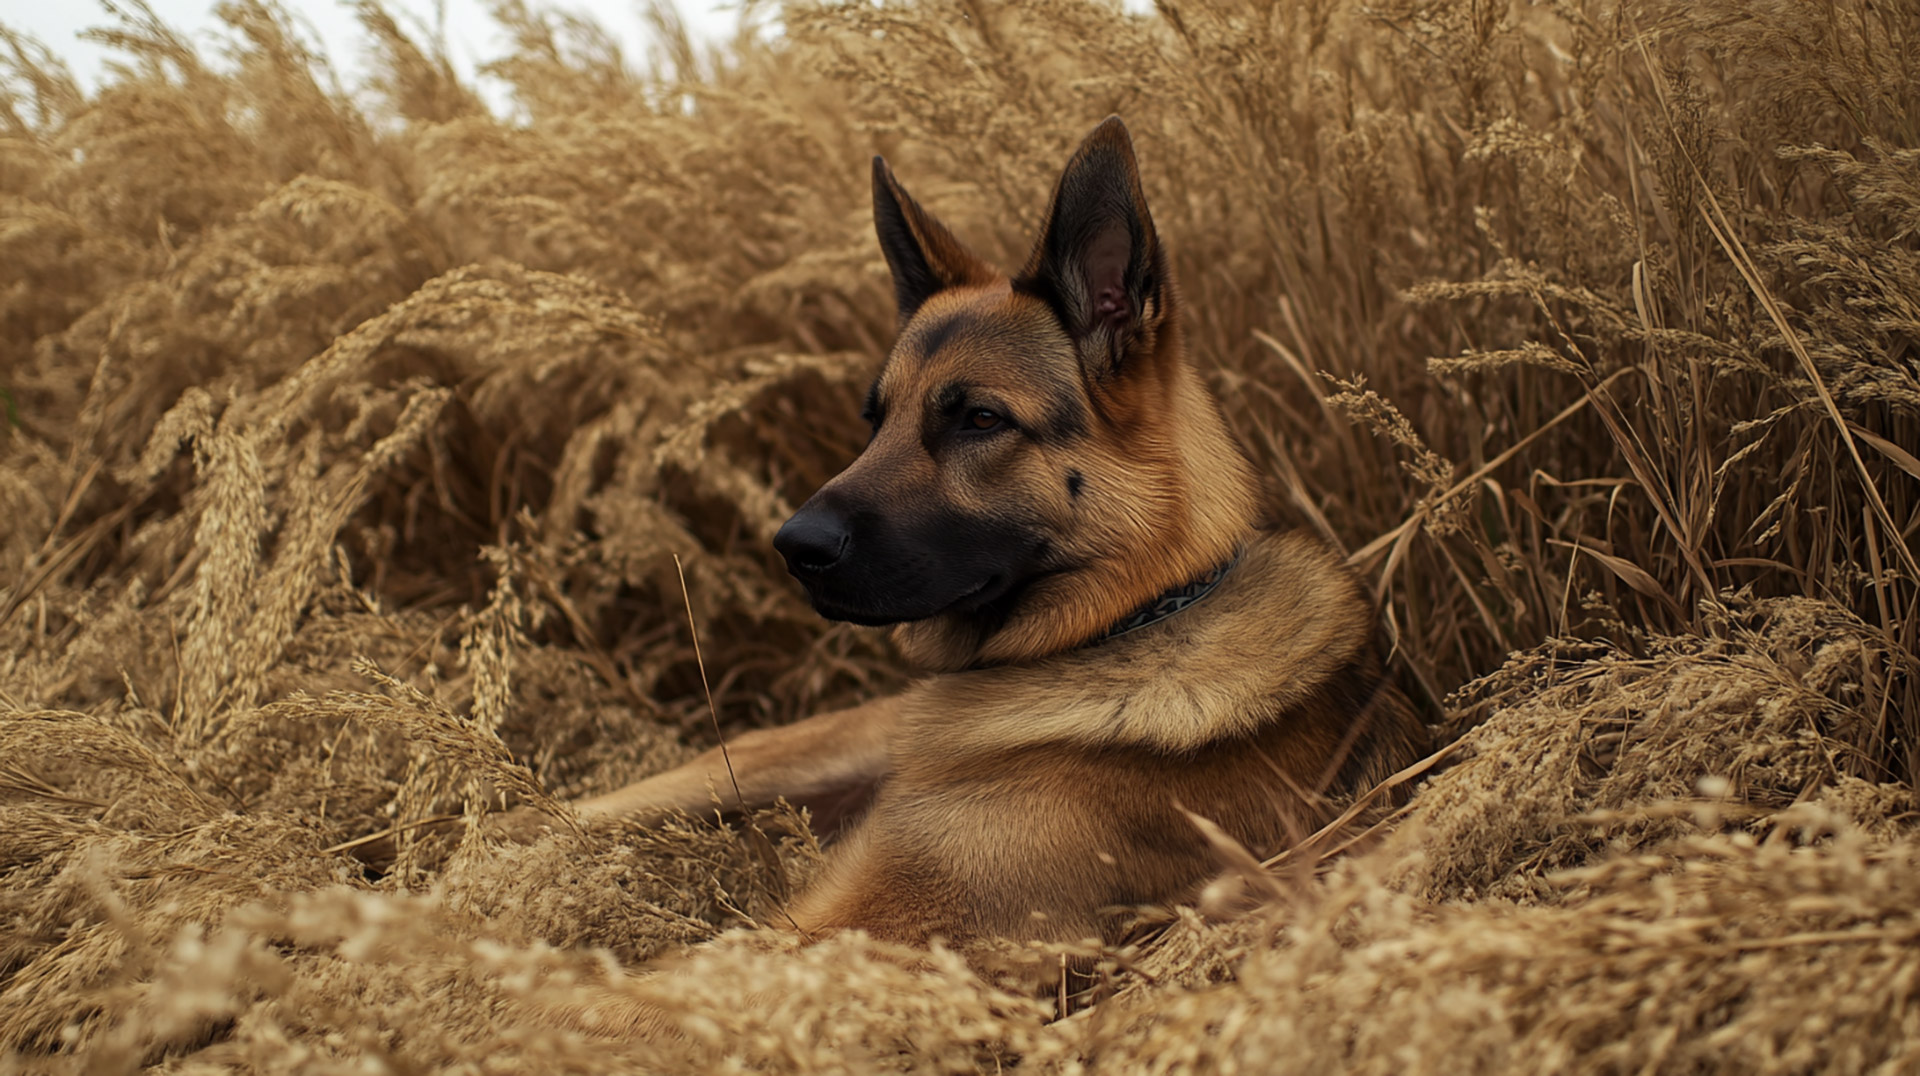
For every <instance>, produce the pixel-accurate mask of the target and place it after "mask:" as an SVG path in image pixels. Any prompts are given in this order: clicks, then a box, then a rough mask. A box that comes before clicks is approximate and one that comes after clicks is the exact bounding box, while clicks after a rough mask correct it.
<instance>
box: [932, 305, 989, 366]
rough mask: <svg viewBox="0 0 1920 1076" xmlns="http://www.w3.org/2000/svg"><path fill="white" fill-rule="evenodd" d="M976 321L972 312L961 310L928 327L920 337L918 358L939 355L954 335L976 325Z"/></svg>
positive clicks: (976, 318)
mask: <svg viewBox="0 0 1920 1076" xmlns="http://www.w3.org/2000/svg"><path fill="white" fill-rule="evenodd" d="M978 321H979V318H978V317H977V316H976V315H975V314H974V313H973V311H971V310H962V311H959V312H957V313H954V314H950V315H948V316H947V317H945V318H942V319H941V320H939V321H937V322H935V323H934V324H932V325H930V326H928V327H927V330H926V332H924V333H922V334H921V335H920V357H921V358H928V359H930V358H932V357H933V356H934V355H936V354H938V353H939V351H940V349H941V348H943V347H945V346H947V344H948V343H950V342H951V341H952V340H953V337H954V334H955V333H958V332H959V331H960V330H961V329H964V328H968V327H970V326H972V325H974V324H976V323H977V322H978Z"/></svg>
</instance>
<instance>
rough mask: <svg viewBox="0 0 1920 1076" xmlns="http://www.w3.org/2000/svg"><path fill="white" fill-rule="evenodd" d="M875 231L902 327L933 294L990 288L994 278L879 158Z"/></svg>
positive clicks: (875, 175) (876, 163)
mask: <svg viewBox="0 0 1920 1076" xmlns="http://www.w3.org/2000/svg"><path fill="white" fill-rule="evenodd" d="M873 229H874V231H876V232H878V233H880V252H881V253H883V254H885V255H886V256H887V268H889V269H891V270H893V297H894V299H896V300H897V301H898V302H899V304H900V324H901V326H902V327H904V326H905V325H906V324H907V321H908V320H909V319H911V318H912V317H913V312H914V311H916V310H918V309H920V304H921V303H924V302H926V301H927V299H928V297H929V296H931V295H933V294H934V293H935V292H937V291H942V290H944V289H947V288H954V287H959V286H961V285H963V284H987V283H991V282H992V281H993V279H994V277H995V276H996V275H997V274H995V272H994V271H993V268H992V267H991V266H989V265H987V263H985V262H983V261H981V260H980V259H979V258H977V257H975V256H974V254H973V252H972V251H970V250H968V249H967V248H966V247H965V246H963V245H961V243H960V240H958V239H955V238H954V237H953V233H952V232H950V231H947V226H946V225H944V224H942V223H940V222H939V221H938V220H936V219H935V218H934V216H933V214H931V213H929V212H927V211H926V210H924V209H921V208H920V203H919V202H916V201H914V200H913V196H912V195H910V194H908V193H907V191H906V188H904V187H902V186H900V181H899V180H897V179H895V178H893V169H891V168H888V167H887V162H886V160H885V159H883V158H880V157H875V158H874V159H873Z"/></svg>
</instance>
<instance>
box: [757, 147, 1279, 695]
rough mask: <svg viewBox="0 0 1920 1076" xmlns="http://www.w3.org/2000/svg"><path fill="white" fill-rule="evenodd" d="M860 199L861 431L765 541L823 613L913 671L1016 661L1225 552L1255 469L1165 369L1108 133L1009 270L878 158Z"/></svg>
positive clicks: (1146, 243)
mask: <svg viewBox="0 0 1920 1076" xmlns="http://www.w3.org/2000/svg"><path fill="white" fill-rule="evenodd" d="M873 201H874V223H875V226H876V228H877V229H878V231H879V235H880V247H881V250H882V251H883V252H884V253H885V255H886V259H887V265H888V266H889V268H891V270H892V272H893V283H894V292H895V295H896V297H897V299H898V300H899V307H900V333H899V337H898V340H897V341H896V343H895V344H894V347H893V351H892V353H891V355H889V357H888V359H887V363H886V365H885V366H884V367H883V368H882V369H881V371H880V375H879V377H878V378H877V379H876V380H875V381H874V383H873V387H872V388H871V389H870V390H869V391H868V393H867V404H866V416H867V419H868V421H870V422H871V423H872V425H873V440H872V442H871V443H870V444H869V445H868V446H867V449H866V451H864V452H863V453H861V455H860V457H859V459H857V460H855V461H854V462H853V464H852V465H851V466H849V467H848V468H847V469H846V470H845V471H844V472H842V473H841V474H840V475H839V476H837V477H835V478H834V479H833V480H832V481H830V482H828V483H827V484H826V485H825V486H823V487H821V489H820V490H819V492H817V493H815V494H814V496H813V497H812V499H810V500H808V501H807V503H806V504H805V505H804V506H802V507H801V509H800V511H798V512H797V513H795V514H794V516H793V518H792V519H790V520H788V521H787V523H786V525H785V526H783V527H782V528H781V529H780V532H779V534H778V535H776V536H775V538H774V545H775V546H776V547H777V548H778V549H779V550H780V552H781V554H782V555H783V556H785V557H786V560H787V565H788V568H789V570H791V571H792V573H793V574H794V576H795V577H796V578H798V579H799V580H800V582H801V583H802V584H804V585H805V586H806V588H807V592H808V594H809V595H810V596H811V597H812V599H813V604H814V607H815V608H816V609H818V610H819V612H820V613H821V614H822V615H824V616H827V617H830V618H832V619H836V620H850V621H853V622H855V623H860V624H902V625H903V626H902V628H901V630H900V633H899V641H900V642H901V644H902V646H903V648H904V649H905V650H906V651H907V653H908V656H909V657H911V658H914V659H915V660H917V661H919V662H921V663H923V664H925V665H928V666H931V667H934V668H942V669H951V668H959V667H964V666H966V665H969V664H973V663H976V662H980V661H992V662H1005V661H1019V660H1030V659H1032V658H1034V657H1038V656H1040V655H1042V654H1046V653H1050V652H1054V651H1057V650H1061V649H1065V648H1068V647H1072V646H1076V645H1079V644H1081V643H1084V642H1086V641H1087V640H1089V639H1091V638H1093V637H1095V636H1097V635H1099V634H1100V633H1101V632H1102V631H1103V630H1104V629H1105V628H1106V627H1108V626H1109V625H1111V624H1112V623H1113V622H1114V621H1115V620H1117V619H1119V618H1120V617H1122V616H1124V615H1125V614H1126V613H1127V612H1129V611H1130V610H1132V609H1133V608H1135V607H1137V606H1138V605H1140V604H1141V603H1143V602H1145V601H1147V600H1149V599H1151V598H1153V597H1154V596H1155V595H1157V594H1159V593H1160V592H1161V591H1163V590H1165V589H1167V588H1168V587H1171V586H1175V585H1178V584H1179V583H1181V582H1184V581H1186V580H1187V579H1190V578H1192V577H1193V576H1195V575H1197V574H1199V573H1201V572H1203V571H1205V570H1206V569H1207V568H1208V567H1211V566H1212V565H1214V564H1217V563H1219V562H1220V561H1221V560H1223V559H1225V558H1226V557H1228V556H1230V555H1231V553H1232V551H1233V549H1234V548H1235V546H1236V545H1237V544H1238V543H1239V542H1241V541H1242V540H1243V539H1244V537H1245V536H1246V534H1247V532H1248V531H1249V530H1250V529H1251V528H1252V526H1253V523H1254V520H1255V517H1256V515H1257V512H1258V496H1257V483H1256V482H1255V480H1254V478H1253V477H1252V473H1251V469H1250V467H1249V466H1248V464H1247V462H1246V460H1245V457H1244V456H1243V455H1242V454H1241V452H1240V450H1239V446H1238V445H1237V443H1235V442H1234V440H1233V438H1232V437H1231V435H1230V434H1229V433H1228V432H1227V430H1226V427H1225V423H1224V422H1223V421H1222V420H1221V418H1220V414H1219V409H1218V407H1217V406H1216V404H1215V402H1214V400H1213V398H1212V397H1211V395H1210V394H1209V393H1208V392H1207V390H1206V388H1205V386H1204V385H1203V384H1202V383H1201V381H1200V378H1199V376H1198V374H1197V373H1196V372H1195V371H1194V370H1193V368H1192V367H1191V365H1190V364H1189V363H1188V361H1187V360H1186V357H1185V353H1184V348H1183V347H1182V345H1181V338H1180V326H1179V322H1178V298H1177V296H1176V294H1175V291H1174V286H1173V280H1172V279H1171V277H1170V275H1169V273H1168V262H1167V257H1166V255H1165V252H1164V251H1163V249H1162V247H1161V244H1160V241H1159V237H1158V235H1157V234H1156V233H1155V231H1154V227H1153V219H1152V217H1151V216H1149V215H1148V212H1147V205H1146V198H1145V196H1144V195H1143V194H1142V192H1141V186H1140V177H1139V172H1138V168H1137V166H1136V164H1135V161H1134V155H1133V145H1132V141H1131V139H1130V138H1129V136H1128V134H1127V128H1126V125H1125V124H1123V123H1121V122H1120V120H1119V119H1118V118H1117V117H1115V118H1111V119H1108V120H1107V121H1106V122H1105V123H1102V124H1101V125H1100V126H1099V127H1098V128H1096V129H1095V130H1094V132H1093V133H1092V134H1091V135H1090V136H1088V138H1087V140H1086V141H1085V142H1084V143H1083V144H1082V145H1081V146H1080V149H1079V151H1078V152H1076V153H1075V154H1074V155H1073V159H1072V160H1070V161H1069V162H1068V163H1067V167H1066V170H1065V172H1064V173H1063V174H1062V175H1061V177H1060V182H1059V184H1058V186H1057V187H1056V188H1055V190H1054V195H1053V202H1052V205H1051V207H1050V208H1049V210H1048V213H1047V223H1046V227H1045V230H1044V231H1043V232H1042V233H1041V236H1040V238H1039V241H1038V242H1037V243H1036V244H1035V245H1034V250H1033V254H1032V256H1031V257H1030V258H1029V259H1028V261H1027V264H1026V267H1025V268H1024V269H1022V270H1021V272H1020V273H1019V275H1017V276H1015V277H1012V278H1011V279H1010V278H1008V277H1006V276H1005V275H1003V274H1002V273H1000V272H999V271H997V270H995V269H994V268H992V267H991V266H989V265H987V264H986V263H985V262H983V261H981V260H980V259H979V258H978V257H976V256H974V254H973V253H972V252H970V251H969V250H967V248H966V247H965V246H963V245H961V243H960V242H959V240H957V239H955V238H954V236H953V234H952V233H951V232H949V231H948V230H947V229H946V228H945V227H944V226H943V225H942V224H941V223H940V222H939V221H938V220H936V219H935V218H934V217H933V216H932V214H930V213H928V212H927V211H926V210H924V209H922V208H921V207H920V205H919V204H918V203H916V202H915V201H914V200H913V198H912V197H911V196H909V195H908V194H907V192H906V190H905V189H904V188H902V187H901V186H900V184H899V182H898V181H896V180H895V179H894V177H893V173H892V171H891V170H890V169H888V167H887V165H886V162H885V161H883V160H881V159H880V158H877V157H876V158H874V162H873Z"/></svg>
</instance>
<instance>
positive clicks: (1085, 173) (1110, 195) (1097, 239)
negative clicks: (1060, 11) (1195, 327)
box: [1014, 116, 1169, 377]
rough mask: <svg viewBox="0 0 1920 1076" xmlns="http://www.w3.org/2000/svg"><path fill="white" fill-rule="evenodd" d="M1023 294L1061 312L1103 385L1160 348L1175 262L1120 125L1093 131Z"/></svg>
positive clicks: (1056, 199)
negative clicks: (1139, 354)
mask: <svg viewBox="0 0 1920 1076" xmlns="http://www.w3.org/2000/svg"><path fill="white" fill-rule="evenodd" d="M1014 287H1016V288H1018V289H1020V290H1021V291H1025V292H1028V293H1030V294H1033V295H1036V296H1038V297H1040V298H1042V299H1044V300H1046V301H1047V302H1048V303H1049V304H1051V305H1052V306H1053V308H1054V310H1055V311H1056V312H1057V313H1058V314H1059V315H1060V320H1061V321H1062V322H1063V323H1064V324H1065V325H1066V328H1067V333H1068V335H1070V336H1072V337H1073V339H1074V342H1075V343H1076V344H1078V345H1079V346H1080V354H1081V357H1082V358H1083V359H1084V360H1085V361H1086V362H1087V363H1088V364H1089V366H1090V367H1091V370H1092V372H1093V374H1094V375H1095V376H1096V377H1102V376H1107V375H1111V374H1115V373H1118V372H1121V371H1123V370H1124V369H1125V368H1126V365H1127V360H1128V358H1129V357H1130V356H1131V355H1132V354H1133V352H1134V351H1135V350H1136V349H1139V348H1143V347H1150V346H1151V344H1152V341H1153V338H1154V336H1155V331H1156V330H1157V329H1158V328H1159V327H1160V325H1161V323H1162V322H1163V321H1164V320H1165V318H1166V316H1167V314H1168V311H1169V304H1168V303H1167V301H1166V300H1167V296H1166V292H1165V289H1166V287H1167V273H1166V261H1165V256H1164V255H1163V254H1162V253H1161V250H1160V241H1159V239H1158V237H1157V236H1156V235H1155V234H1154V230H1153V217H1152V216H1150V215H1149V214H1148V213H1147V198H1146V195H1145V194H1144V193H1142V191H1141V189H1140V168H1139V166H1138V165H1137V164H1136V163H1135V162H1134V158H1133V139H1132V138H1131V137H1130V136H1129V135H1128V134H1127V125H1126V124H1124V123H1122V122H1120V117H1118V116H1109V117H1107V119H1106V122H1104V123H1102V124H1101V125H1100V126H1098V127H1096V128H1094V129H1093V133H1092V134H1090V135H1088V136H1087V140H1086V141H1085V142H1082V143H1081V144H1080V148H1079V149H1078V150H1077V151H1075V153H1074V155H1073V159H1072V160H1070V161H1068V162H1067V167H1066V170H1065V171H1063V172H1062V173H1061V174H1060V183H1059V185H1058V186H1056V187H1055V188H1054V191H1053V204H1052V205H1050V206H1049V207H1048V208H1047V226H1046V230H1045V231H1044V232H1042V233H1041V234H1040V241H1039V242H1038V243H1036V244H1035V245H1034V248H1033V255H1032V256H1031V257H1029V258H1028V259H1027V266H1026V268H1025V269H1023V270H1021V273H1020V276H1019V277H1018V278H1017V279H1016V280H1015V281H1014Z"/></svg>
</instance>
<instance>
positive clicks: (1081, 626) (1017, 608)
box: [894, 361, 1262, 672]
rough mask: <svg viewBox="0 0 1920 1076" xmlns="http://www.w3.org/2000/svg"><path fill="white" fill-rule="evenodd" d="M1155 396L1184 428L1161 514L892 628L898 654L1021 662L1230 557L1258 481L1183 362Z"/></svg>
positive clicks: (1256, 517) (1109, 622) (1253, 506)
mask: <svg viewBox="0 0 1920 1076" xmlns="http://www.w3.org/2000/svg"><path fill="white" fill-rule="evenodd" d="M1160 398H1161V400H1162V401H1163V404H1164V407H1165V409H1166V411H1167V414H1166V416H1165V418H1166V421H1165V422H1164V424H1163V427H1162V428H1164V429H1169V430H1177V431H1180V437H1179V439H1178V440H1177V441H1174V442H1173V443H1172V445H1171V446H1170V449H1171V451H1170V452H1169V454H1168V458H1167V460H1166V465H1167V473H1166V474H1165V475H1164V476H1162V477H1163V478H1164V488H1163V489H1159V490H1156V491H1155V492H1156V493H1157V494H1158V496H1157V497H1156V498H1155V501H1154V503H1155V504H1157V505H1158V506H1159V512H1160V516H1159V518H1157V519H1152V520H1150V521H1147V522H1145V523H1142V524H1141V525H1140V526H1139V527H1138V528H1137V529H1136V530H1135V531H1134V532H1133V533H1131V534H1128V535H1126V536H1125V538H1124V541H1125V544H1124V546H1123V547H1122V548H1117V549H1103V550H1098V551H1097V554H1096V555H1094V556H1090V557H1087V558H1085V559H1084V561H1083V563H1080V564H1076V565H1073V566H1069V567H1067V568H1064V569H1062V570H1058V571H1054V572H1050V573H1048V574H1045V575H1042V576H1040V577H1039V578H1037V579H1035V580H1033V581H1032V582H1031V583H1029V584H1028V585H1027V586H1025V587H1024V588H1022V589H1021V590H1020V591H1019V592H1018V593H1016V594H1015V595H1013V597H1012V599H1011V600H1010V601H1009V602H1008V603H1006V604H1005V607H1003V608H1000V609H996V610H991V611H988V612H986V613H980V614H948V615H945V616H938V617H933V618H931V619H928V620H919V621H914V622H912V623H908V624H902V625H900V626H899V627H898V628H896V629H894V642H895V644H896V645H897V646H899V648H900V650H901V653H902V654H903V655H904V656H905V657H906V658H907V660H908V661H910V662H912V663H913V664H915V665H916V666H918V667H919V668H921V669H923V670H925V671H927V672H955V671H958V670H961V669H970V668H979V667H983V666H990V665H1019V664H1024V663H1027V662H1031V661H1036V660H1039V659H1040V658H1043V657H1046V656H1048V655H1050V654H1058V653H1061V652H1063V651H1067V650H1072V649H1074V648H1076V647H1079V646H1083V645H1085V644H1087V643H1089V642H1092V641H1094V640H1096V639H1099V638H1101V637H1102V636H1104V635H1106V633H1107V632H1109V631H1110V630H1112V628H1113V626H1114V625H1116V624H1118V623H1120V622H1121V621H1123V620H1124V619H1126V618H1127V617H1128V616H1130V615H1132V614H1133V613H1135V612H1136V611H1138V610H1139V609H1140V608H1141V606H1143V605H1145V604H1147V603H1149V602H1151V601H1153V600H1154V599H1156V598H1158V597H1160V596H1161V595H1163V594H1165V593H1166V592H1168V591H1170V590H1173V589H1175V588H1177V587H1181V586H1184V585H1185V584H1187V583H1189V582H1191V581H1192V580H1194V579H1197V578H1199V577H1201V576H1203V575H1205V574H1206V573H1207V572H1209V571H1211V570H1213V569H1214V568H1216V567H1218V566H1219V565H1221V564H1223V563H1225V562H1226V561H1228V560H1230V559H1231V558H1232V557H1233V556H1234V554H1235V553H1236V552H1237V551H1238V550H1239V549H1240V548H1242V547H1243V546H1244V545H1246V543H1247V542H1248V541H1249V540H1250V539H1251V538H1252V537H1253V535H1254V533H1255V531H1256V529H1257V528H1258V525H1259V521H1260V518H1261V514H1262V513H1261V503H1260V485H1259V481H1258V479H1257V478H1256V477H1255V475H1254V472H1253V467H1252V464H1251V463H1249V462H1248V461H1247V458H1246V455H1245V453H1244V452H1242V450H1241V448H1240V445H1239V443H1238V442H1237V441H1236V440H1235V439H1234V437H1233V434H1232V433H1231V432H1230V431H1229V430H1228V429H1227V425H1226V421H1225V419H1224V418H1222V416H1221V414H1220V408H1219V405H1218V404H1217V403H1216V402H1215V401H1214V398H1213V395H1212V393H1210V392H1209V391H1208V390H1207V388H1206V386H1205V385H1204V384H1202V383H1201V381H1200V377H1199V374H1198V373H1197V372H1195V371H1194V370H1193V368H1192V367H1191V366H1189V365H1188V364H1186V363H1185V362H1184V361H1182V362H1181V363H1180V364H1179V366H1178V367H1177V368H1176V372H1175V374H1174V376H1173V377H1172V378H1171V379H1170V383H1168V384H1167V385H1166V386H1165V392H1164V395H1162V396H1161V397H1160Z"/></svg>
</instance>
